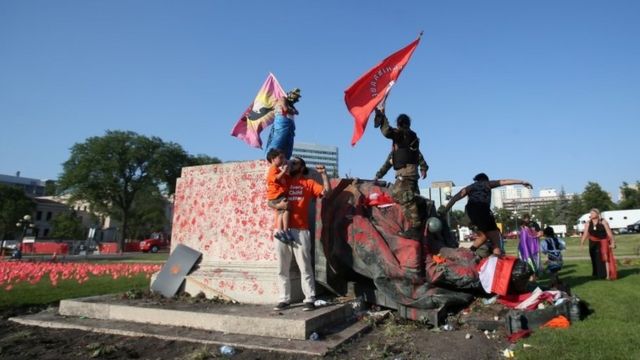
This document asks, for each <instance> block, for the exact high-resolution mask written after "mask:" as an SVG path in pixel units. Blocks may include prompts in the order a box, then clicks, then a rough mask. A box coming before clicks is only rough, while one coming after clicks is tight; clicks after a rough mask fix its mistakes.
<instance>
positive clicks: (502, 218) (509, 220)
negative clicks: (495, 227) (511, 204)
mask: <svg viewBox="0 0 640 360" xmlns="http://www.w3.org/2000/svg"><path fill="white" fill-rule="evenodd" d="M493 215H494V217H495V218H496V221H497V222H499V223H501V224H502V232H505V233H506V232H508V231H509V230H508V229H511V228H513V227H514V225H513V223H514V221H513V213H512V212H511V211H509V210H507V209H505V208H497V207H494V208H493Z"/></svg>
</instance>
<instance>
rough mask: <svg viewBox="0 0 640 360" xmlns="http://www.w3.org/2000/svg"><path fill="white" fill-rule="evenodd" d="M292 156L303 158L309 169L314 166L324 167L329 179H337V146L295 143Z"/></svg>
mask: <svg viewBox="0 0 640 360" xmlns="http://www.w3.org/2000/svg"><path fill="white" fill-rule="evenodd" d="M293 156H299V157H301V158H303V159H304V161H305V162H306V163H307V166H308V167H310V168H313V167H314V166H316V165H324V167H325V169H326V170H327V175H328V176H329V177H330V178H337V177H339V168H338V147H337V146H327V145H318V144H306V143H295V145H294V146H293Z"/></svg>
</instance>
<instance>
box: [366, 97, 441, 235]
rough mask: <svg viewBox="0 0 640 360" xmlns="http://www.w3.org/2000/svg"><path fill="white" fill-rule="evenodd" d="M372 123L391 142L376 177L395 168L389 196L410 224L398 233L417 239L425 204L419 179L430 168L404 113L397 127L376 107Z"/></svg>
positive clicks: (420, 233) (400, 116) (420, 230)
mask: <svg viewBox="0 0 640 360" xmlns="http://www.w3.org/2000/svg"><path fill="white" fill-rule="evenodd" d="M374 125H375V126H376V127H380V131H381V132H382V135H384V137H386V138H388V139H391V140H392V141H393V145H392V150H391V153H390V154H389V156H388V157H387V159H386V160H385V162H384V164H383V165H382V167H381V168H380V170H378V172H377V173H376V176H375V180H378V179H380V178H382V177H383V176H384V175H385V174H386V173H387V172H388V171H389V170H390V169H391V167H393V168H394V169H395V171H396V181H395V183H394V185H393V187H392V188H391V196H392V197H393V200H394V201H395V202H396V203H398V204H399V205H400V206H401V207H402V211H403V213H404V216H405V218H406V219H407V220H408V221H409V223H410V224H411V226H410V228H409V229H406V230H405V231H401V232H400V233H399V235H400V236H403V237H406V238H410V239H415V240H419V239H421V238H422V233H423V230H424V224H425V217H426V204H424V199H422V198H421V197H420V190H419V189H418V179H419V178H420V177H422V178H423V179H424V178H426V177H427V170H428V169H429V165H427V162H426V161H425V160H424V157H423V156H422V153H421V152H420V139H419V138H418V136H417V135H416V133H415V132H413V131H412V130H411V119H410V118H409V116H407V115H405V114H400V115H399V116H398V119H397V126H398V127H397V128H393V127H392V126H390V125H389V121H388V120H387V117H386V115H385V113H384V110H380V109H376V117H375V119H374ZM418 171H420V175H418Z"/></svg>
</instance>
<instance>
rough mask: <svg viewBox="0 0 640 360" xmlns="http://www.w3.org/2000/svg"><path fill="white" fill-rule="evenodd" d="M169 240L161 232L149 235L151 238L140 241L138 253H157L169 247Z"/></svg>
mask: <svg viewBox="0 0 640 360" xmlns="http://www.w3.org/2000/svg"><path fill="white" fill-rule="evenodd" d="M169 244H170V242H169V240H168V239H167V236H165V235H164V234H163V233H161V232H155V233H152V234H151V237H150V238H148V239H144V240H142V241H140V251H142V252H152V253H157V252H158V251H160V250H162V249H166V248H168V247H169Z"/></svg>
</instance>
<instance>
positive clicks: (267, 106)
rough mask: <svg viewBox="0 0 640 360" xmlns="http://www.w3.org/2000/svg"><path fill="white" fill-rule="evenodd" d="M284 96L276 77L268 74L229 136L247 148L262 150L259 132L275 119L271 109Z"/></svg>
mask: <svg viewBox="0 0 640 360" xmlns="http://www.w3.org/2000/svg"><path fill="white" fill-rule="evenodd" d="M285 96H287V94H286V93H285V92H284V90H282V86H280V83H278V80H277V79H276V77H275V76H274V75H273V74H271V73H269V76H267V80H265V82H264V84H262V87H261V88H260V90H259V91H258V95H256V98H255V99H254V100H253V102H252V103H251V105H249V107H248V108H247V110H245V112H244V113H243V114H242V116H241V117H240V120H238V122H237V123H236V125H235V126H234V127H233V129H232V130H231V136H235V137H237V138H238V139H240V140H242V141H244V142H246V143H247V144H249V146H252V147H255V148H260V149H262V139H260V132H262V130H264V128H266V127H267V126H269V125H271V123H272V122H273V119H274V117H275V113H274V111H273V107H274V105H275V102H276V100H278V99H280V98H283V97H285Z"/></svg>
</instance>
